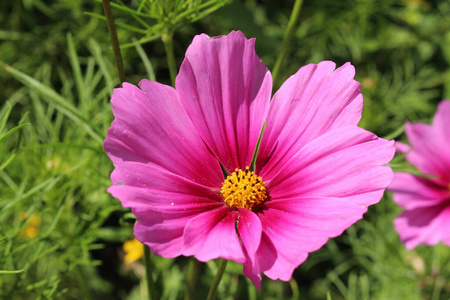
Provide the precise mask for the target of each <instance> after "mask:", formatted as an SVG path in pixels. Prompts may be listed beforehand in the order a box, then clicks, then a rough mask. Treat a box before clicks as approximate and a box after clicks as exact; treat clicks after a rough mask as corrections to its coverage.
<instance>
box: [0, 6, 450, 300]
mask: <svg viewBox="0 0 450 300" xmlns="http://www.w3.org/2000/svg"><path fill="white" fill-rule="evenodd" d="M225 4H228V5H225ZM292 4H293V2H292V1H288V0H283V1H275V0H273V1H255V0H247V1H238V0H234V1H231V2H230V1H226V0H210V1H208V0H190V1H181V0H174V1H154V0H146V1H137V0H133V1H126V2H121V1H114V2H112V6H113V14H114V16H115V17H116V25H118V30H119V40H120V41H121V44H122V46H123V48H124V49H123V50H124V59H125V69H126V73H127V80H128V81H130V82H133V83H136V82H138V81H139V80H140V79H142V78H143V77H148V78H150V79H152V80H154V79H155V78H156V79H158V81H160V82H169V81H170V77H169V72H168V70H167V64H166V63H165V53H164V47H163V43H161V41H159V39H162V38H163V35H164V34H167V32H172V33H173V38H174V40H173V44H174V45H173V46H174V47H173V48H174V49H173V50H174V52H175V58H176V62H177V66H179V63H180V62H181V60H182V59H183V54H184V51H185V50H186V48H187V47H188V45H189V42H190V41H191V39H192V37H193V35H195V34H198V33H200V32H205V33H207V34H209V35H219V34H227V33H228V32H229V31H230V30H231V29H239V30H242V31H243V32H244V33H245V34H246V35H247V37H256V47H257V52H258V54H259V55H260V56H261V58H262V60H263V61H264V62H265V63H266V65H268V66H269V68H272V66H273V64H274V63H275V61H276V58H277V55H278V53H279V51H280V49H279V45H280V44H281V40H282V37H283V34H284V31H285V27H286V25H287V23H288V19H289V14H290V10H291V9H292ZM219 8H220V9H219ZM448 15H450V3H449V2H448V1H425V0H416V1H412V0H409V1H406V0H405V1H394V0H382V1H371V0H366V1H363V0H347V1H325V0H319V1H305V3H304V4H303V8H302V11H301V13H300V22H299V24H298V26H297V28H296V31H295V37H294V38H293V40H292V41H291V47H290V51H289V53H288V58H287V59H286V60H285V62H284V64H283V66H282V68H281V72H280V74H279V75H280V76H279V80H278V82H276V84H275V85H276V86H279V85H280V84H281V83H282V82H283V81H284V80H285V79H286V78H287V77H288V76H290V75H292V74H293V73H295V72H296V71H297V70H298V68H299V67H301V66H302V65H304V64H307V63H310V62H314V63H316V62H318V61H320V60H324V59H329V60H333V61H336V62H337V63H338V64H342V63H344V62H346V61H351V62H352V63H353V64H354V65H355V67H356V79H357V80H358V81H359V82H361V83H362V91H363V95H364V99H365V110H364V115H363V119H362V121H361V123H360V125H361V126H362V127H364V128H367V129H370V130H372V131H375V132H376V133H378V134H380V135H386V136H388V137H390V138H399V139H402V137H403V135H402V132H403V124H404V122H405V121H406V120H410V121H413V122H414V121H424V122H427V121H429V119H430V117H431V116H432V114H433V113H434V111H435V109H436V104H437V103H438V101H440V100H441V99H442V98H445V97H450V80H449V79H450V69H449V67H448V66H449V64H450V47H449V45H450V43H449V41H450V34H449V32H450V22H449V21H448ZM103 20H104V17H103V11H102V6H101V3H100V1H97V2H94V1H87V0H76V1H67V0H59V1H56V0H53V1H41V0H21V1H2V2H1V3H0V28H2V29H1V30H0V40H1V41H2V42H1V43H0V54H1V55H0V59H1V60H2V61H3V62H2V63H1V64H0V82H2V83H3V85H2V87H3V88H2V89H1V91H0V93H1V95H0V99H5V100H8V101H5V103H4V104H3V103H2V104H3V105H2V108H1V111H0V298H1V299H145V298H144V297H145V296H146V290H145V289H146V285H145V282H144V270H143V263H142V261H138V262H135V263H132V264H125V263H124V262H123V255H124V253H123V250H122V243H123V242H124V241H126V240H128V239H130V238H132V225H133V223H134V219H133V217H132V215H131V216H130V213H129V210H127V209H123V208H122V207H121V206H120V203H119V201H118V200H116V199H113V198H112V197H111V196H110V195H109V194H108V193H107V192H106V189H107V188H108V186H109V185H110V181H109V174H110V172H111V170H112V164H111V163H110V161H109V159H108V158H107V157H106V155H105V154H104V152H103V150H102V140H103V139H104V137H105V135H106V130H107V128H108V127H109V126H110V124H111V121H112V115H111V106H110V104H109V101H108V100H109V98H110V96H111V93H112V90H113V88H114V87H115V86H117V85H118V84H119V82H118V79H117V78H116V75H115V74H116V73H115V67H114V59H113V57H112V51H111V50H110V45H109V40H108V35H107V28H106V25H105V23H104V21H103ZM196 21H198V22H196ZM393 166H395V168H396V169H397V170H408V171H414V170H413V169H412V168H411V167H410V166H408V165H406V164H405V163H404V159H403V157H402V156H399V157H397V158H396V160H395V161H394V162H393ZM398 212H399V208H398V207H396V206H395V205H394V204H393V202H392V201H391V199H390V196H389V195H387V196H386V197H385V198H384V199H383V200H382V201H381V203H380V204H378V205H376V206H374V207H371V208H370V209H369V212H368V213H367V214H366V216H365V219H364V220H361V221H360V222H358V223H357V224H356V225H354V226H353V227H351V228H350V229H348V230H347V231H346V232H345V233H344V234H343V235H342V236H341V237H338V238H336V239H332V240H330V241H329V242H328V244H327V245H326V246H325V247H324V248H322V249H321V250H319V251H317V252H315V253H312V254H311V255H310V257H309V259H308V260H307V261H306V262H305V263H304V264H303V265H301V266H300V267H299V268H298V269H297V270H296V271H295V272H294V277H293V279H292V280H291V281H290V282H281V281H271V280H269V279H267V278H264V279H263V283H262V290H261V291H260V292H258V291H257V290H256V288H255V287H254V285H253V284H251V283H250V281H249V280H248V279H246V278H245V277H244V276H243V275H242V266H241V265H239V264H236V263H233V262H230V263H229V264H228V268H227V269H226V271H225V275H224V278H223V280H222V283H221V285H220V286H219V288H218V297H217V298H218V299H333V300H334V299H380V300H382V299H431V300H438V299H448V298H449V297H450V286H449V284H448V280H446V279H448V278H450V253H449V251H448V247H444V246H442V245H438V246H436V247H425V246H419V247H418V248H417V249H415V250H413V251H406V250H405V249H404V246H403V245H402V244H401V243H400V242H399V241H398V236H397V234H396V232H395V231H394V229H393V226H392V221H393V219H394V218H395V216H396V214H397V213H398ZM152 262H153V264H154V272H153V274H152V275H153V279H154V280H155V284H156V288H157V293H158V296H159V297H160V299H182V298H183V297H184V294H185V292H186V291H187V284H186V282H187V281H189V279H188V278H187V275H186V274H187V273H188V270H189V265H193V264H192V263H190V259H188V258H183V257H182V258H177V259H163V258H160V257H156V256H152ZM194 265H195V264H194ZM217 267H218V262H216V261H210V262H208V263H206V264H201V265H197V268H198V269H197V273H198V274H199V275H198V281H197V288H196V289H195V290H194V293H195V295H196V298H198V299H203V298H205V297H206V295H207V292H208V287H209V285H210V283H211V279H212V277H213V276H214V274H215V271H216V270H217ZM194 271H195V269H194ZM192 274H195V272H193V273H192Z"/></svg>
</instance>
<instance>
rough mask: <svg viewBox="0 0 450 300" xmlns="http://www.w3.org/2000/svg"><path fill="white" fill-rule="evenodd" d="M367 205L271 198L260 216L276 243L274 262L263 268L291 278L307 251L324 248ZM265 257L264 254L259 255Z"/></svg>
mask: <svg viewBox="0 0 450 300" xmlns="http://www.w3.org/2000/svg"><path fill="white" fill-rule="evenodd" d="M365 211H366V209H365V208H364V207H361V206H360V205H357V204H356V203H354V202H351V201H345V199H341V198H326V197H312V198H298V199H292V200H279V201H269V202H267V203H266V204H265V205H264V207H263V208H262V211H261V213H258V216H259V217H260V219H261V223H262V225H263V232H264V233H265V234H266V235H267V237H268V238H269V239H270V241H271V242H272V244H273V245H274V246H275V247H276V250H277V254H278V256H277V258H276V262H275V264H273V266H271V267H270V268H269V269H268V270H266V271H264V274H266V275H267V276H268V277H269V278H271V279H281V280H285V281H287V280H289V279H290V278H291V276H292V272H293V271H294V269H295V268H297V267H298V265H299V264H301V263H302V262H303V261H305V260H306V258H307V256H308V253H310V252H312V251H316V250H317V249H319V248H321V247H322V246H323V245H324V244H325V243H326V242H327V240H328V239H329V238H330V237H336V236H338V235H340V234H342V232H343V231H344V230H345V229H347V228H348V227H349V226H350V225H352V224H353V223H355V222H356V221H357V220H359V219H361V218H362V214H363V213H364V212H365ZM260 259H262V258H260Z"/></svg>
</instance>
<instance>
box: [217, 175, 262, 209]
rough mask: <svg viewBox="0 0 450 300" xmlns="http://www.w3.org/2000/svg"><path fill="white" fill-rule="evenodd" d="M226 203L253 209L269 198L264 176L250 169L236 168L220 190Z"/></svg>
mask: <svg viewBox="0 0 450 300" xmlns="http://www.w3.org/2000/svg"><path fill="white" fill-rule="evenodd" d="M220 194H221V195H222V197H223V199H224V202H225V204H226V205H228V206H230V207H233V208H245V209H249V210H253V209H254V208H255V207H256V206H258V205H259V204H261V203H263V202H264V201H265V200H266V199H267V193H266V187H265V185H264V182H263V180H262V178H261V177H260V176H258V175H256V174H255V172H253V171H250V169H249V167H246V168H245V170H241V169H236V170H235V172H233V173H232V174H231V175H229V176H228V177H227V178H226V179H225V180H224V182H223V185H222V189H221V190H220Z"/></svg>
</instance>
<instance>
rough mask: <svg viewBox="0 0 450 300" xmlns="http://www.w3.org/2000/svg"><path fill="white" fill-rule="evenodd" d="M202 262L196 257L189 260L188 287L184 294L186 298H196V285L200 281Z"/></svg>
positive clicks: (187, 299)
mask: <svg viewBox="0 0 450 300" xmlns="http://www.w3.org/2000/svg"><path fill="white" fill-rule="evenodd" d="M201 267H202V263H201V262H199V261H198V260H196V259H195V258H194V257H192V258H191V260H190V262H189V270H188V278H187V289H186V292H185V294H184V300H194V299H195V286H196V284H197V281H198V274H199V272H200V268H201Z"/></svg>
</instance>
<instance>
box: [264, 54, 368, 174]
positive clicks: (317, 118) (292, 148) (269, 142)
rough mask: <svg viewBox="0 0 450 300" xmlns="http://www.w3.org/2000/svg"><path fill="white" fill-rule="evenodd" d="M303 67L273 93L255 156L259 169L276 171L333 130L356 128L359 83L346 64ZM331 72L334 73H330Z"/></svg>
mask: <svg viewBox="0 0 450 300" xmlns="http://www.w3.org/2000/svg"><path fill="white" fill-rule="evenodd" d="M334 68H335V64H334V63H333V62H329V61H324V62H321V63H319V64H317V65H313V64H311V65H307V66H305V67H302V68H301V69H300V70H299V71H298V72H297V73H296V74H295V75H293V76H291V77H290V78H289V79H288V80H287V81H286V82H285V83H284V84H283V86H282V87H281V88H280V90H279V91H278V92H277V93H276V94H275V96H274V98H273V101H272V103H271V106H270V111H269V116H268V119H267V126H266V130H265V132H264V136H263V140H262V143H261V149H260V155H259V156H258V158H259V161H258V168H257V169H258V170H259V169H261V168H262V167H263V166H264V167H265V168H266V169H274V168H278V167H279V164H280V161H281V160H284V161H286V157H291V156H293V155H294V154H295V153H296V152H297V151H298V150H299V149H300V148H301V147H303V146H304V145H306V144H307V143H308V142H310V141H312V140H313V139H315V138H317V137H318V136H320V135H322V134H324V133H326V132H327V131H329V130H331V129H333V128H339V127H343V126H348V125H356V124H357V123H358V121H359V120H360V118H361V111H362V96H361V94H360V84H359V83H358V82H356V81H355V80H353V77H354V75H355V69H354V67H353V66H352V65H351V64H349V63H347V64H345V65H343V66H342V67H340V68H338V69H337V70H335V71H334ZM333 71H334V72H333Z"/></svg>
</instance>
